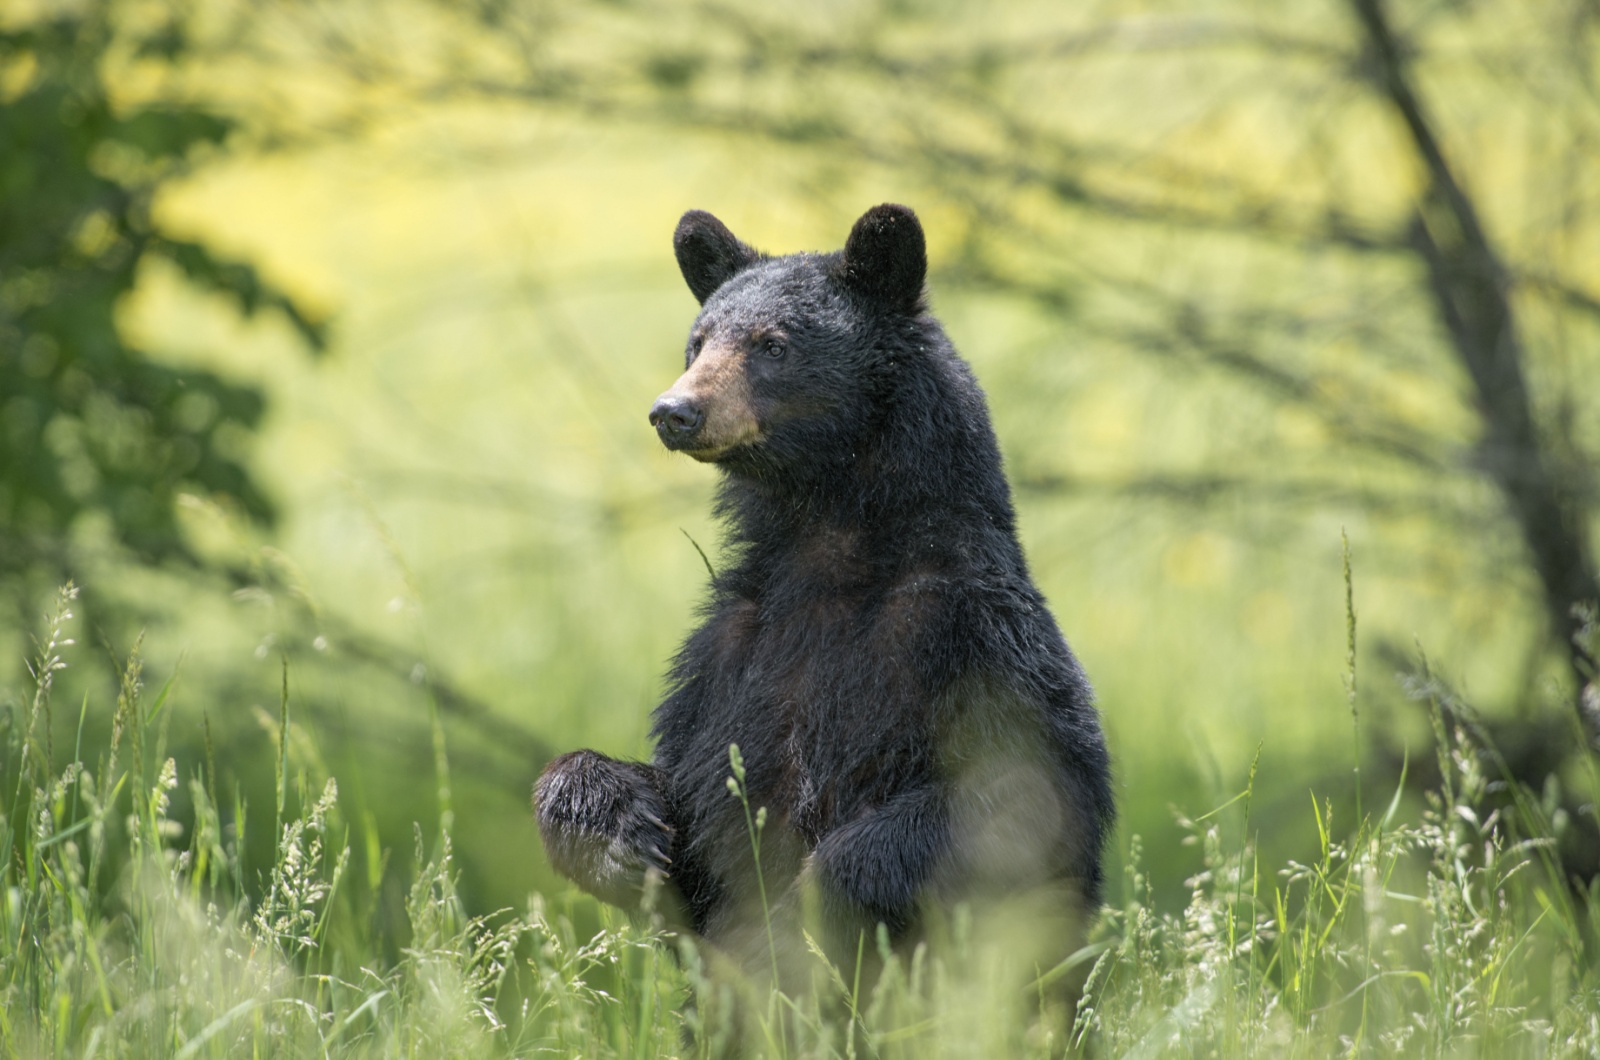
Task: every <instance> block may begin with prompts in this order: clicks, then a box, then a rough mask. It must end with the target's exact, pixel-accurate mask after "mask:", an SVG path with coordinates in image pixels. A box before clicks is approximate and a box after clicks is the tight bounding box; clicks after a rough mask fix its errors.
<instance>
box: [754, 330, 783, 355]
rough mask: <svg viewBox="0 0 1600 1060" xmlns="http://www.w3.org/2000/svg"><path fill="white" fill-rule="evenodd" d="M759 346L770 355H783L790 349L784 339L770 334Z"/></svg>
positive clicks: (765, 353) (764, 352)
mask: <svg viewBox="0 0 1600 1060" xmlns="http://www.w3.org/2000/svg"><path fill="white" fill-rule="evenodd" d="M758 348H759V349H760V350H761V352H762V353H763V354H764V355H766V356H768V357H782V356H783V354H784V351H785V350H786V349H788V347H787V346H786V345H785V344H784V341H783V340H782V339H780V338H779V337H778V336H776V335H768V336H767V337H766V338H764V339H762V340H761V344H760V346H759V347H758Z"/></svg>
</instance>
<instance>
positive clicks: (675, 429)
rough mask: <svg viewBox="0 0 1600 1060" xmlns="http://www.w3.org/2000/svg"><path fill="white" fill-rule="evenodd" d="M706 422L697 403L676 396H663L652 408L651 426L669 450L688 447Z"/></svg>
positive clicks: (669, 394)
mask: <svg viewBox="0 0 1600 1060" xmlns="http://www.w3.org/2000/svg"><path fill="white" fill-rule="evenodd" d="M705 420H706V417H705V413H703V412H701V411H700V406H699V405H698V404H697V403H696V402H694V401H693V400H691V399H689V398H686V397H681V396H679V395H676V394H671V393H668V394H663V395H661V396H660V397H659V398H657V399H656V403H655V404H654V405H652V406H650V426H652V427H654V428H655V429H656V434H658V435H660V436H661V442H662V444H664V445H665V446H666V447H667V448H668V449H683V448H686V447H688V446H689V443H691V442H692V441H694V436H695V435H696V434H697V433H699V431H700V425H701V424H702V423H704V422H705Z"/></svg>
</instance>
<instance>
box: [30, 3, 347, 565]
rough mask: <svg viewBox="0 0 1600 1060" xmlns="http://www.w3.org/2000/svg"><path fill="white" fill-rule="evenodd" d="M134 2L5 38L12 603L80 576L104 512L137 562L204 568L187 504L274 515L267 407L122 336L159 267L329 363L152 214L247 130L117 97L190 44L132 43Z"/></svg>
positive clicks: (166, 33) (212, 257) (247, 285)
mask: <svg viewBox="0 0 1600 1060" xmlns="http://www.w3.org/2000/svg"><path fill="white" fill-rule="evenodd" d="M126 6H127V5H119V4H115V3H111V2H107V0H102V2H98V3H92V4H87V5H83V6H82V7H78V8H72V9H68V13H56V14H50V15H47V16H41V17H38V18H36V19H35V20H33V21H31V22H23V23H21V24H9V25H7V26H6V27H5V28H0V70H4V71H5V73H6V77H5V80H4V83H3V84H0V591H3V590H10V591H12V592H16V591H17V590H18V588H19V587H18V585H17V584H16V582H17V579H19V578H20V577H21V576H22V575H24V574H25V573H27V572H37V573H39V574H42V575H44V576H48V577H51V578H59V577H60V576H62V575H63V574H66V573H70V572H72V571H73V570H74V569H76V567H77V563H76V562H75V560H74V554H73V535H74V533H75V532H76V531H78V530H80V529H82V528H83V525H84V523H85V521H86V519H87V518H88V517H90V516H95V517H98V519H99V520H100V521H102V523H103V526H104V528H105V530H106V531H108V536H109V538H110V540H111V541H113V542H115V543H116V544H119V545H121V546H125V547H126V548H127V549H129V550H130V551H131V552H132V553H133V555H134V556H135V557H136V558H137V559H139V560H141V561H144V562H155V561H159V560H166V559H174V558H175V559H180V560H190V561H192V560H193V556H192V554H191V552H190V550H189V548H188V547H187V546H186V544H185V542H184V540H183V538H182V536H181V535H180V533H179V530H178V527H177V524H176V516H175V507H176V500H177V497H178V495H179V493H180V492H181V491H184V490H189V491H193V492H198V493H201V494H207V495H211V496H213V497H217V498H219V499H220V498H226V499H227V500H229V501H230V502H231V503H232V504H233V505H235V506H236V507H237V508H238V509H239V510H240V511H241V512H242V513H243V514H244V515H246V516H247V517H248V518H249V519H252V520H255V521H257V522H260V523H269V522H271V520H272V519H273V516H274V507H273V504H272V502H271V501H270V499H269V498H268V497H267V496H266V495H265V493H264V492H263V491H262V489H261V488H260V486H259V484H258V483H257V482H256V480H255V477H254V476H253V474H252V473H251V471H250V469H249V468H248V467H247V465H246V463H245V456H246V452H245V450H246V448H247V443H248V441H249V437H250V434H251V433H252V432H253V431H255V430H256V429H257V428H258V427H259V425H260V423H261V418H262V414H263V412H264V408H265V402H264V399H263V395H262V394H261V392H260V391H259V390H258V389H256V388H254V387H251V386H246V385H242V384H239V383H237V382H233V381H230V380H228V379H226V378H224V377H222V376H220V375H218V374H216V373H214V372H210V371H205V370H201V369H192V368H179V367H174V366H172V365H168V364H164V363H162V362H161V361H160V360H159V359H158V358H156V357H155V356H153V355H151V354H150V353H147V352H146V351H143V350H140V349H137V348H134V347H133V346H130V345H129V344H128V343H127V342H126V341H125V340H124V339H123V337H122V334H121V332H120V330H119V328H118V324H117V319H116V316H117V311H118V305H119V303H120V302H121V301H122V300H123V299H124V298H125V297H126V296H127V295H128V294H129V292H130V291H132V290H133V288H134V286H135V284H136V283H137V281H138V277H139V273H140V270H141V267H142V266H144V265H145V263H146V262H148V261H151V260H157V259H159V260H165V261H167V262H170V263H172V264H173V265H175V266H176V267H177V268H178V269H179V270H180V271H181V273H182V274H183V275H184V276H185V277H186V278H187V279H188V281H189V282H190V283H191V284H193V285H195V286H197V287H199V288H202V289H205V290H209V291H213V292H216V293H218V294H221V295H223V296H225V297H226V298H228V299H229V300H230V301H232V302H233V304H235V305H236V306H237V307H238V309H239V310H240V311H241V312H242V313H245V314H251V313H254V312H256V311H257V310H259V309H273V310H276V311H278V312H280V313H282V314H284V315H285V316H286V317H287V318H288V320H289V321H290V322H291V324H292V325H293V326H294V327H295V328H296V330H297V331H298V332H299V334H300V335H301V337H302V338H303V339H304V340H305V342H306V343H308V344H309V345H310V346H311V347H312V348H314V349H321V348H322V347H323V345H324V343H325V339H326V335H325V332H324V328H323V325H322V324H321V323H320V322H318V321H316V320H314V319H313V318H312V317H311V316H310V315H308V314H307V312H306V311H304V310H302V309H301V308H300V307H298V306H297V305H296V304H295V303H294V302H293V301H292V300H291V299H290V298H288V297H287V296H286V295H284V294H283V293H281V292H279V291H277V290H276V289H274V288H273V287H272V286H271V285H269V284H267V283H266V282H265V281H264V280H263V279H262V278H261V277H260V275H259V274H258V273H257V272H256V270H255V269H254V268H253V267H251V266H250V265H248V264H243V263H240V262H233V261H228V260H226V259H224V258H222V257H220V256H218V255H217V254H215V253H214V252H213V251H211V250H210V249H208V248H207V247H206V246H204V245H202V244H199V243H195V242H190V241H185V240H181V239H176V238H173V237H172V236H171V235H169V234H168V233H166V232H164V231H163V230H162V227H161V225H160V224H159V223H158V222H157V220H156V218H155V217H154V216H153V214H152V203H153V201H154V198H155V196H156V194H157V193H158V192H159V190H160V189H161V188H162V187H163V186H164V185H166V184H168V183H170V182H171V181H172V180H173V179H175V178H176V177H178V176H180V175H181V174H183V173H184V172H185V171H186V169H187V168H188V167H189V166H191V165H192V164H193V163H194V162H195V161H196V160H197V159H199V158H201V157H203V156H204V154H205V153H206V152H207V151H208V150H213V149H215V148H217V147H218V146H219V145H221V144H222V143H223V142H224V141H225V140H226V139H227V137H228V136H229V134H230V132H231V131H232V129H233V125H234V123H233V121H232V120H231V119H229V118H227V117H225V116H223V115H221V114H217V113H213V112H212V111H210V110H208V109H206V108H205V107H203V106H200V105H197V104H193V103H185V102H182V101H163V100H157V101H154V102H148V103H143V104H139V105H129V104H126V103H121V102H119V101H118V99H116V98H114V96H113V93H112V91H111V89H110V87H109V86H108V78H107V76H106V67H107V66H108V65H109V64H111V63H113V62H116V61H119V60H120V61H123V62H126V61H128V53H129V52H130V51H131V52H133V53H135V54H139V55H150V54H156V55H161V56H164V57H165V58H166V59H167V60H168V61H170V60H172V59H174V58H175V57H176V56H177V55H178V54H180V53H181V51H182V48H183V39H184V38H183V34H182V32H181V26H180V25H178V24H176V23H162V24H160V25H157V26H155V27H152V28H150V29H148V30H147V31H144V32H134V31H133V30H132V29H126V28H125V27H126V26H127V25H129V24H130V18H129V14H130V13H129V12H128V11H126V10H125V7H126Z"/></svg>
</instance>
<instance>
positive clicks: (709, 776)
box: [680, 579, 937, 844]
mask: <svg viewBox="0 0 1600 1060" xmlns="http://www.w3.org/2000/svg"><path fill="white" fill-rule="evenodd" d="M933 591H934V590H933V588H932V586H931V585H930V584H928V583H927V580H926V579H911V580H910V581H897V582H896V583H893V584H890V585H888V586H882V585H879V586H874V585H870V584H860V583H855V584H849V583H845V582H841V581H839V580H834V581H832V582H830V583H826V584H818V583H817V582H816V581H815V580H808V581H805V582H801V581H798V580H795V581H775V582H773V583H770V584H769V585H768V587H767V591H766V592H764V593H762V594H761V596H760V597H759V598H740V599H737V600H732V601H728V602H725V603H724V604H723V605H722V606H721V607H719V608H718V609H717V610H716V612H715V613H714V614H713V615H712V616H711V617H710V619H709V620H708V622H707V623H706V625H705V627H703V629H702V630H701V632H700V635H699V636H698V637H697V638H696V639H697V640H698V641H699V645H700V648H701V649H702V654H701V655H700V657H699V659H698V660H697V662H698V667H697V671H696V673H695V675H694V685H695V686H696V693H697V694H696V695H695V696H694V697H693V698H694V700H695V701H696V702H695V705H694V707H695V709H694V711H693V713H694V718H693V724H692V733H693V736H692V739H691V745H690V746H688V747H685V748H684V751H685V755H684V761H683V762H682V763H681V765H682V766H683V767H684V768H683V769H682V771H681V773H680V775H682V776H684V777H685V778H686V779H689V780H690V783H691V786H692V787H694V788H697V789H701V790H698V791H697V792H696V793H695V796H694V797H693V799H692V801H693V802H694V803H696V804H697V805H699V806H702V807H707V806H711V805H717V804H719V803H720V805H721V812H726V811H728V810H730V809H732V807H731V806H730V805H729V802H730V801H731V797H730V796H729V795H728V794H727V791H726V782H727V780H726V778H727V776H728V773H729V766H728V747H729V745H730V744H737V745H738V746H739V748H740V752H741V755H742V757H743V759H744V762H745V768H746V783H747V788H748V794H749V798H750V800H751V803H752V806H766V807H767V808H768V814H769V819H770V820H773V821H774V822H775V823H777V824H780V825H781V826H786V827H788V828H791V829H793V830H794V831H795V832H797V833H798V834H799V835H800V836H802V837H803V838H804V839H805V840H806V841H807V842H808V844H814V843H815V842H816V841H817V839H818V838H819V837H820V836H821V835H823V834H826V832H827V831H829V830H830V829H831V828H832V827H835V826H836V825H837V824H838V823H839V822H840V821H842V820H847V819H849V818H850V817H852V816H853V815H854V814H855V813H857V812H859V810H860V808H861V807H862V806H864V805H870V804H872V803H873V802H874V801H876V800H877V799H878V798H880V797H881V796H882V795H883V793H885V792H887V791H891V790H894V789H895V787H897V786H898V785H899V784H900V783H902V782H903V780H904V778H905V775H906V774H907V773H908V772H914V771H916V770H918V769H920V768H923V767H924V766H925V764H926V763H925V759H926V757H927V755H928V754H929V747H930V745H931V736H930V726H931V719H930V717H929V714H930V707H931V703H932V701H933V699H934V698H935V696H936V695H937V689H936V688H935V687H933V685H934V684H935V683H936V682H935V680H934V678H933V675H932V674H931V673H930V667H929V666H928V665H927V655H928V647H929V645H928V634H929V632H930V631H929V629H928V628H927V624H926V623H925V622H921V621H919V618H920V617H922V616H923V615H924V613H925V612H928V611H929V610H930V609H931V608H932V607H933V606H934V602H933V601H932V600H931V599H930V598H929V594H930V593H932V592H933Z"/></svg>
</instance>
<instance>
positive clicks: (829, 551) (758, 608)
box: [655, 527, 1076, 930]
mask: <svg viewBox="0 0 1600 1060" xmlns="http://www.w3.org/2000/svg"><path fill="white" fill-rule="evenodd" d="M883 532H884V528H878V531H877V533H878V534H881V533H883ZM876 536H877V535H875V533H874V532H873V531H872V530H869V529H860V530H844V529H839V528H834V527H829V528H821V529H817V530H815V531H813V532H811V533H807V534H804V535H802V536H801V537H800V538H799V539H797V540H796V541H794V542H792V543H790V544H789V545H788V546H786V547H784V548H780V549H774V550H771V551H769V552H767V553H765V554H764V555H763V556H761V557H758V558H756V559H753V560H749V561H747V562H746V564H745V565H744V567H743V568H741V569H740V570H737V571H734V572H731V573H730V574H729V575H725V576H723V577H721V578H719V579H718V590H717V593H716V596H715V597H714V599H713V602H712V604H711V606H710V607H709V608H708V614H707V618H706V620H705V622H704V623H703V624H702V625H701V627H700V628H699V629H698V630H697V631H696V632H695V633H694V634H692V635H691V637H690V638H689V640H688V641H687V643H685V645H684V647H683V649H682V651H681V652H680V655H679V664H678V668H677V671H676V673H675V674H674V677H675V681H676V684H677V688H676V690H675V691H674V693H673V694H672V695H671V696H669V697H668V698H667V699H666V700H665V702H663V703H662V705H661V706H660V708H658V710H657V712H656V718H655V729H656V732H657V734H658V735H659V737H660V743H659V744H658V747H657V753H656V764H657V765H658V766H660V767H661V768H662V770H663V771H664V773H665V774H666V776H667V777H669V778H670V783H671V788H672V790H671V791H670V792H669V799H670V801H671V803H672V804H673V808H674V815H675V816H676V817H677V818H678V822H679V824H678V827H679V829H680V831H681V833H683V834H685V835H687V836H690V837H692V839H691V840H689V841H688V842H685V843H681V844H679V845H678V846H677V847H676V848H675V849H674V852H673V858H674V863H675V864H674V876H675V878H676V879H677V881H678V884H679V887H680V889H681V890H682V891H683V894H684V898H685V900H686V901H687V902H688V904H689V906H690V908H691V912H692V913H693V914H694V916H695V920H696V923H697V927H700V928H701V929H702V930H703V929H704V928H705V924H704V923H703V916H704V915H705V913H706V911H708V910H710V909H712V908H713V907H726V906H729V905H737V904H738V902H739V897H738V895H731V894H729V893H728V892H729V891H730V889H731V890H733V891H736V892H748V891H749V889H750V881H751V880H752V879H753V875H754V874H753V873H752V871H751V869H752V867H753V864H754V862H753V852H752V845H751V842H750V836H749V831H748V828H747V826H746V822H745V819H744V812H745V811H744V807H743V806H742V805H741V803H740V802H739V801H738V799H736V798H735V796H734V795H733V794H732V793H731V792H730V791H729V790H728V777H729V776H730V773H731V769H730V763H729V745H730V744H736V745H738V747H739V749H740V752H741V756H742V758H743V761H744V765H745V769H746V785H747V788H746V790H747V794H748V798H749V803H750V811H751V812H752V813H755V812H756V810H757V808H760V807H765V809H766V824H765V827H764V829H763V830H762V835H761V842H762V848H761V868H762V872H763V874H764V876H765V878H766V880H767V886H768V888H769V889H771V888H774V887H779V888H781V887H782V886H783V885H784V884H785V883H786V882H787V881H788V880H790V879H792V878H793V877H794V876H795V875H796V874H798V873H799V871H800V870H801V866H802V864H803V861H804V859H805V857H806V855H807V854H808V853H809V852H810V851H811V850H812V849H814V848H815V846H816V845H817V843H818V842H819V841H820V840H821V839H822V838H823V837H824V836H826V835H827V834H828V833H829V832H831V831H832V830H834V829H835V828H838V827H840V826H841V825H844V824H846V823H848V822H849V821H851V820H852V819H853V818H855V817H856V816H857V815H859V814H861V813H862V812H864V811H866V810H868V809H870V808H872V807H873V806H875V805H880V804H882V803H883V802H884V801H886V800H887V799H889V798H890V797H892V796H893V795H895V794H896V793H897V792H901V791H905V790H907V789H910V788H915V787H918V786H921V785H929V784H938V783H940V782H941V779H942V777H943V775H944V774H946V773H948V772H949V769H950V763H949V759H950V757H951V752H950V748H949V747H948V746H944V747H942V746H941V744H947V743H948V740H945V739H941V735H940V734H941V733H948V732H949V731H951V726H952V725H954V726H960V725H962V724H963V723H971V722H974V721H975V722H976V724H978V725H979V726H980V727H982V726H983V725H984V719H983V718H982V717H978V718H976V719H973V718H963V717H962V715H963V714H969V713H981V712H983V711H985V710H987V709H990V708H989V707H988V705H986V704H981V703H972V702H957V701H955V700H956V699H965V700H970V699H972V698H973V697H971V696H964V697H958V696H953V694H952V693H953V691H954V690H956V689H960V688H964V687H969V686H972V685H974V684H976V683H979V682H978V681H977V679H978V678H979V677H980V676H981V674H982V672H983V670H984V669H985V668H986V660H987V661H989V662H992V663H993V664H994V668H995V669H996V670H997V671H999V672H1004V670H1005V668H1006V662H1007V660H1006V658H1005V656H1007V655H1008V654H1010V652H1008V651H1007V648H1006V645H1007V644H1013V645H1015V644H1019V643H1022V642H1031V643H1032V644H1033V650H1032V652H1031V653H1032V654H1033V657H1034V658H1035V659H1037V657H1038V656H1037V654H1036V652H1037V645H1038V644H1039V643H1041V642H1042V643H1043V645H1044V648H1045V651H1046V652H1047V654H1050V655H1055V656H1059V658H1058V659H1057V662H1058V664H1059V666H1060V668H1061V669H1062V670H1063V671H1064V672H1069V676H1070V672H1076V666H1075V664H1074V663H1072V661H1071V658H1070V655H1069V654H1068V653H1067V650H1066V646H1065V643H1064V642H1063V641H1061V639H1060V634H1059V633H1057V632H1055V627H1054V623H1053V621H1052V620H1050V619H1049V617H1048V612H1047V611H1045V610H1044V608H1043V606H1042V601H1040V600H1039V599H1038V595H1037V592H1036V591H1035V590H1034V589H1033V587H1032V585H1031V583H1030V582H1029V581H1028V579H1027V576H1026V573H1025V571H1022V570H1020V569H1013V570H1008V569H1006V568H1005V567H1004V566H998V567H997V566H994V565H993V564H992V563H991V565H989V566H988V567H987V568H977V567H974V566H973V565H972V564H971V563H970V562H969V561H967V560H966V559H965V557H963V556H961V555H959V554H954V553H951V552H950V551H948V550H947V549H945V548H942V547H941V545H940V543H939V539H941V538H943V539H946V540H948V539H950V535H948V534H942V533H929V534H924V535H922V541H923V542H924V545H923V546H922V547H918V546H917V545H916V544H915V543H912V544H909V545H908V544H907V542H906V541H905V540H904V538H903V537H902V539H901V540H900V542H899V544H898V547H896V548H887V547H885V545H884V543H883V542H882V541H881V540H877V539H876ZM970 537H971V535H965V538H967V539H970ZM956 539H957V540H960V539H962V538H961V537H957V538H956ZM1000 540H1001V543H1002V544H1003V543H1004V540H1006V539H1005V538H1001V539H1000ZM869 557H893V559H892V561H889V562H888V563H887V564H886V565H879V566H876V567H875V566H874V565H873V564H872V561H871V560H870V558H869ZM1017 564H1018V566H1019V567H1020V552H1019V553H1017ZM1052 642H1053V644H1052ZM1046 669H1048V667H1046ZM1021 698H1022V700H1023V705H1022V708H1021V709H1022V710H1023V711H1024V712H1026V713H1027V714H1030V715H1032V716H1031V717H1027V718H1024V719H1023V720H1022V721H1021V722H1020V723H1019V721H1018V719H1016V718H1014V717H1012V718H1007V719H1005V720H1004V722H1003V723H1002V722H1000V720H999V719H996V723H997V724H1001V725H1002V727H1005V728H1008V729H1010V730H1016V731H1028V730H1031V731H1033V732H1035V733H1037V734H1038V736H1039V737H1040V738H1041V739H1042V740H1043V741H1044V742H1046V743H1048V742H1050V733H1051V731H1052V729H1054V728H1056V726H1052V725H1051V724H1050V723H1049V719H1048V717H1047V716H1048V714H1050V713H1051V712H1052V703H1051V702H1049V700H1050V699H1052V698H1058V697H1052V696H1050V695H1049V694H1048V693H1045V694H1043V695H1039V696H1023V697H1021ZM1062 705H1063V706H1066V705H1068V704H1062ZM964 742H968V743H970V741H964ZM957 751H958V753H959V748H958V749H957ZM1046 756H1047V757H1048V758H1049V759H1051V760H1053V761H1058V762H1060V761H1063V760H1064V759H1065V758H1066V757H1070V756H1069V754H1068V752H1067V751H1066V749H1049V750H1047V751H1046ZM746 897H748V895H746ZM730 899H732V901H730Z"/></svg>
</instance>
